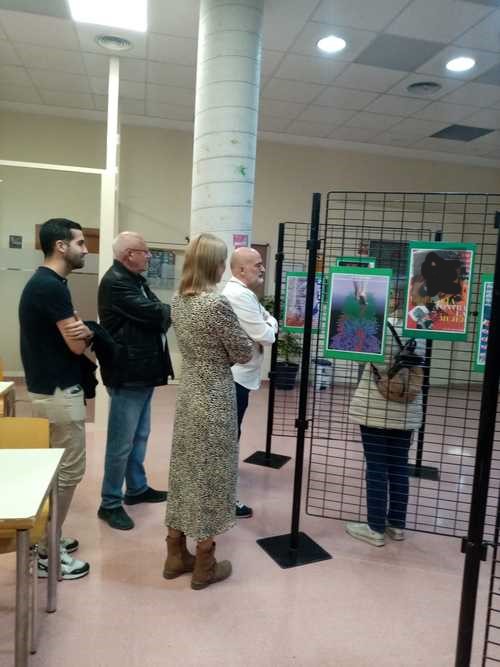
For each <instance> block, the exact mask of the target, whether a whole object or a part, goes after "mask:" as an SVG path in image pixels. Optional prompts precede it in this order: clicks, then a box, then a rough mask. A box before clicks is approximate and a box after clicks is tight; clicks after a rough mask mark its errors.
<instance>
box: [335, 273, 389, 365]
mask: <svg viewBox="0 0 500 667" xmlns="http://www.w3.org/2000/svg"><path fill="white" fill-rule="evenodd" d="M391 275H392V271H391V270H390V269H368V268H362V267H361V268H356V267H347V266H346V267H332V268H331V269H330V277H329V288H330V289H329V293H328V301H327V308H328V317H327V327H326V332H325V350H324V356H325V357H334V358H337V359H351V360H354V361H373V362H379V363H380V362H382V361H383V359H384V347H385V331H386V326H385V322H386V320H387V310H388V304H389V287H390V283H391Z"/></svg>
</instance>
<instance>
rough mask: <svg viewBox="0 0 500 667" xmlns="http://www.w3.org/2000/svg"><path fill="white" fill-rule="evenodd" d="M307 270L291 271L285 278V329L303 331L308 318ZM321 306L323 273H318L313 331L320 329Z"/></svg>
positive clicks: (296, 331)
mask: <svg viewBox="0 0 500 667" xmlns="http://www.w3.org/2000/svg"><path fill="white" fill-rule="evenodd" d="M306 293H307V272H305V271H289V272H288V273H287V274H286V278H285V312H284V317H283V329H284V330H285V331H291V332H293V333H303V332H304V325H305V319H306ZM320 307H321V274H319V273H318V274H316V281H315V286H314V301H313V320H312V331H313V333H316V332H317V331H318V322H319V313H320Z"/></svg>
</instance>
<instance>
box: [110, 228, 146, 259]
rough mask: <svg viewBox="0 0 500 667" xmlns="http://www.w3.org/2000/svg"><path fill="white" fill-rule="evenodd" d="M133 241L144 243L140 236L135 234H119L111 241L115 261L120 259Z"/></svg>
mask: <svg viewBox="0 0 500 667" xmlns="http://www.w3.org/2000/svg"><path fill="white" fill-rule="evenodd" d="M135 241H144V238H143V237H142V236H141V234H138V233H137V232H121V233H120V234H118V236H117V237H116V238H115V239H114V241H113V256H114V258H115V259H121V258H122V257H123V255H124V254H125V251H126V250H128V248H130V243H131V242H132V243H134V242H135Z"/></svg>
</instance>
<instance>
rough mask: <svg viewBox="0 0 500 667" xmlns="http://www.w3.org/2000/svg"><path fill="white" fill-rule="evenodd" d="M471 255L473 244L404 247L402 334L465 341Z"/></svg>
mask: <svg viewBox="0 0 500 667" xmlns="http://www.w3.org/2000/svg"><path fill="white" fill-rule="evenodd" d="M475 254H476V246H475V244H473V243H445V242H432V241H412V242H411V243H409V244H408V281H407V288H406V296H405V307H404V313H403V335H405V336H410V337H413V338H436V339H441V340H467V325H468V319H469V305H470V296H471V281H472V274H473V265H474V256H475Z"/></svg>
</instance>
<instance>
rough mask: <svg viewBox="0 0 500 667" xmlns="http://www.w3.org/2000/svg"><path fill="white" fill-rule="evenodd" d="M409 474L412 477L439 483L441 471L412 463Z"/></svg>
mask: <svg viewBox="0 0 500 667" xmlns="http://www.w3.org/2000/svg"><path fill="white" fill-rule="evenodd" d="M408 473H409V474H410V477H420V479H430V480H432V481H433V482H439V470H438V468H433V467H432V466H416V465H415V464H413V463H410V465H409V466H408Z"/></svg>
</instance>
